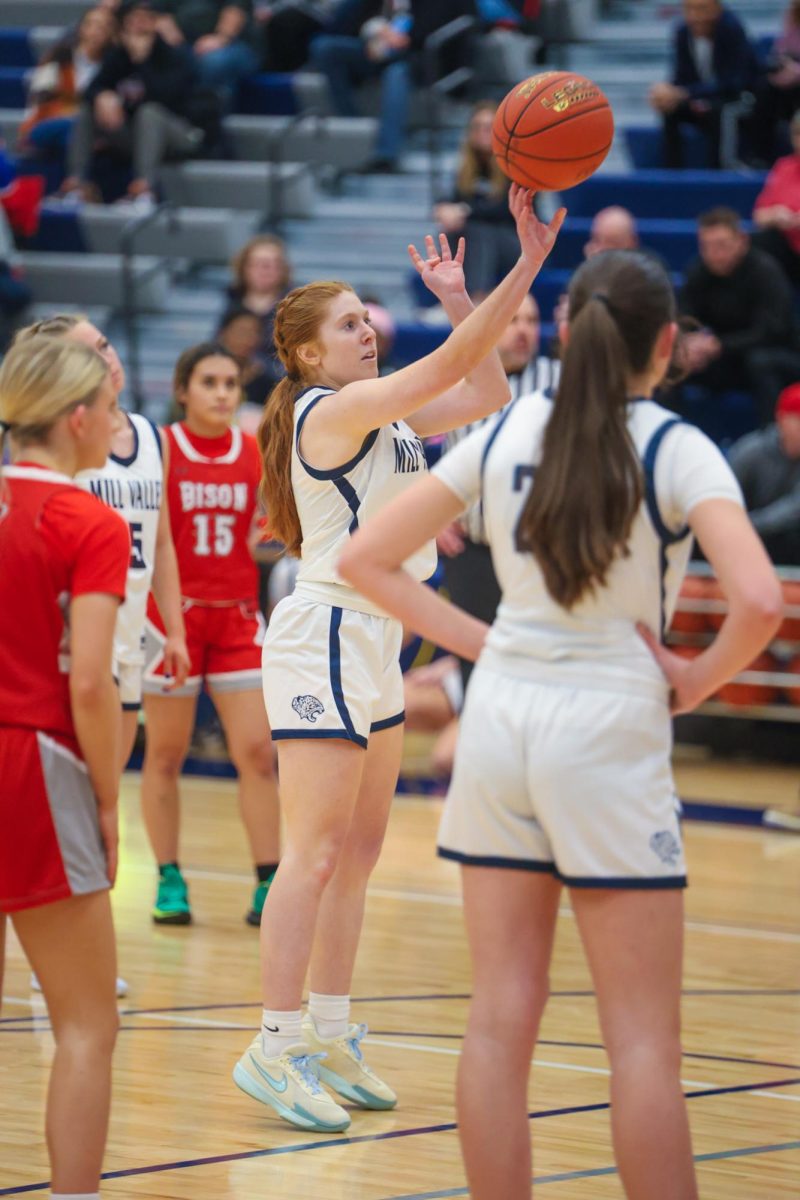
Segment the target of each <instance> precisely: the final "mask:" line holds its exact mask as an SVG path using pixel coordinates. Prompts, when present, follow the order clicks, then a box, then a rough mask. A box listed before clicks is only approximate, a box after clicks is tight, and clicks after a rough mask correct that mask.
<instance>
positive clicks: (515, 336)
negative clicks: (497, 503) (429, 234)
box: [437, 295, 560, 687]
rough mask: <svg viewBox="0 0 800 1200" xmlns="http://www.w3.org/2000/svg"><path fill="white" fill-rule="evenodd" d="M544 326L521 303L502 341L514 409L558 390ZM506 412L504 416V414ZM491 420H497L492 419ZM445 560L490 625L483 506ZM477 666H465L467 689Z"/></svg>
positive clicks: (458, 432)
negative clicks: (544, 347) (542, 350)
mask: <svg viewBox="0 0 800 1200" xmlns="http://www.w3.org/2000/svg"><path fill="white" fill-rule="evenodd" d="M540 340H541V322H540V318H539V307H538V305H537V303H536V301H535V299H534V298H533V296H532V295H528V296H526V297H525V299H524V300H523V301H522V304H521V305H520V306H519V309H518V310H517V312H516V314H515V315H514V317H513V318H512V320H511V323H510V325H509V326H508V328H507V329H506V331H505V333H504V334H503V336H502V338H501V339H500V341H499V342H498V343H497V352H498V354H499V355H500V361H501V363H502V364H503V370H504V371H505V373H506V375H507V376H508V383H509V388H510V391H511V400H510V401H509V403H512V402H513V401H514V400H515V399H516V398H517V397H518V396H523V395H528V394H529V393H531V392H537V391H549V390H551V389H552V388H554V387H557V385H558V377H559V371H560V364H559V363H558V362H555V361H553V360H552V359H549V358H546V357H544V356H540V355H539V347H540ZM501 411H502V410H501ZM487 419H488V420H493V419H494V414H493V415H492V417H489V418H487ZM482 423H483V422H480V421H479V422H476V423H474V424H472V425H465V426H464V427H463V428H461V429H454V430H453V431H452V432H451V433H448V434H447V436H446V439H445V441H446V445H447V448H448V449H450V448H451V447H452V446H454V445H457V444H458V442H460V441H462V440H463V438H464V437H466V435H467V434H468V433H469V432H470V430H472V429H475V428H477V427H478V425H480V424H482ZM437 545H438V547H439V551H440V553H441V554H442V555H443V556H444V576H445V581H446V583H447V589H448V591H449V593H450V597H451V599H452V601H453V603H454V604H457V605H458V606H459V607H460V608H463V609H465V610H466V611H467V612H468V613H471V614H472V615H473V616H475V617H479V618H480V619H481V620H482V621H487V622H488V623H489V624H491V622H492V621H493V620H494V616H495V613H496V612H497V606H498V604H499V603H500V588H499V586H498V583H497V579H496V578H495V574H494V568H493V566H492V556H491V554H490V552H489V546H488V544H487V541H486V534H485V531H484V527H483V515H482V513H481V509H480V505H476V506H475V507H474V508H472V509H470V510H469V512H467V513H465V514H464V516H463V517H462V518H461V520H459V521H455V522H454V523H453V524H452V525H450V526H449V527H448V528H447V529H446V530H445V531H444V533H443V534H440V536H439V537H438V538H437ZM472 667H473V664H472V663H470V662H466V661H462V662H461V674H462V677H463V680H464V686H465V687H466V685H467V681H468V680H469V676H470V674H471V672H472Z"/></svg>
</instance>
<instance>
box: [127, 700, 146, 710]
mask: <svg viewBox="0 0 800 1200" xmlns="http://www.w3.org/2000/svg"><path fill="white" fill-rule="evenodd" d="M141 707H142V702H141V700H123V702H122V711H123V712H138V711H139V709H140V708H141Z"/></svg>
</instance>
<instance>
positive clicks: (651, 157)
mask: <svg viewBox="0 0 800 1200" xmlns="http://www.w3.org/2000/svg"><path fill="white" fill-rule="evenodd" d="M624 132H625V142H626V144H627V146H628V153H629V154H630V156H631V160H632V162H633V165H634V166H635V167H636V168H637V170H641V169H643V168H644V169H653V168H656V169H658V168H660V167H663V166H664V143H663V135H662V132H661V129H660V128H659V127H658V126H653V125H629V126H628V128H627V129H626V130H625V131H624ZM681 145H682V148H683V162H684V165H685V167H687V168H690V169H692V170H703V168H704V167H705V165H706V142H705V138H704V137H703V135H702V133H701V132H700V130H699V129H695V128H694V127H693V126H692V125H682V126H681Z"/></svg>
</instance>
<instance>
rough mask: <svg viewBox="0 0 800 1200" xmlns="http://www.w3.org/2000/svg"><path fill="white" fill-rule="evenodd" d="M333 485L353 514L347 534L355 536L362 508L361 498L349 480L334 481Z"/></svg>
mask: <svg viewBox="0 0 800 1200" xmlns="http://www.w3.org/2000/svg"><path fill="white" fill-rule="evenodd" d="M332 483H333V486H334V487H335V488H336V490H337V491H338V492H339V494H340V495H341V497H342V499H343V500H344V502H345V504H346V505H347V507H348V508H349V509H350V512H351V513H352V514H353V519H352V521H351V522H350V524H349V526H348V529H347V532H348V533H349V534H354V533H355V531H356V530H357V529H358V510H359V508H360V507H361V498H360V497H359V495H358V492H357V491H356V489H355V488H354V487H353V485H352V483H351V482H350V480H349V479H334V480H332Z"/></svg>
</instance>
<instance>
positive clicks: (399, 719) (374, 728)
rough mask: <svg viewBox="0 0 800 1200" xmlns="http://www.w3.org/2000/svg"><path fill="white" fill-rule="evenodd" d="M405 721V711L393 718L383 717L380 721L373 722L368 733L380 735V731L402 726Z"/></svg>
mask: <svg viewBox="0 0 800 1200" xmlns="http://www.w3.org/2000/svg"><path fill="white" fill-rule="evenodd" d="M405 719H406V713H405V709H403V711H402V712H400V713H397V715H396V716H394V717H385V718H384V719H383V720H382V721H373V722H372V724H371V725H370V727H369V731H370V733H380V731H381V730H382V729H391V728H392V726H393V725H402V724H403V721H405Z"/></svg>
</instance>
